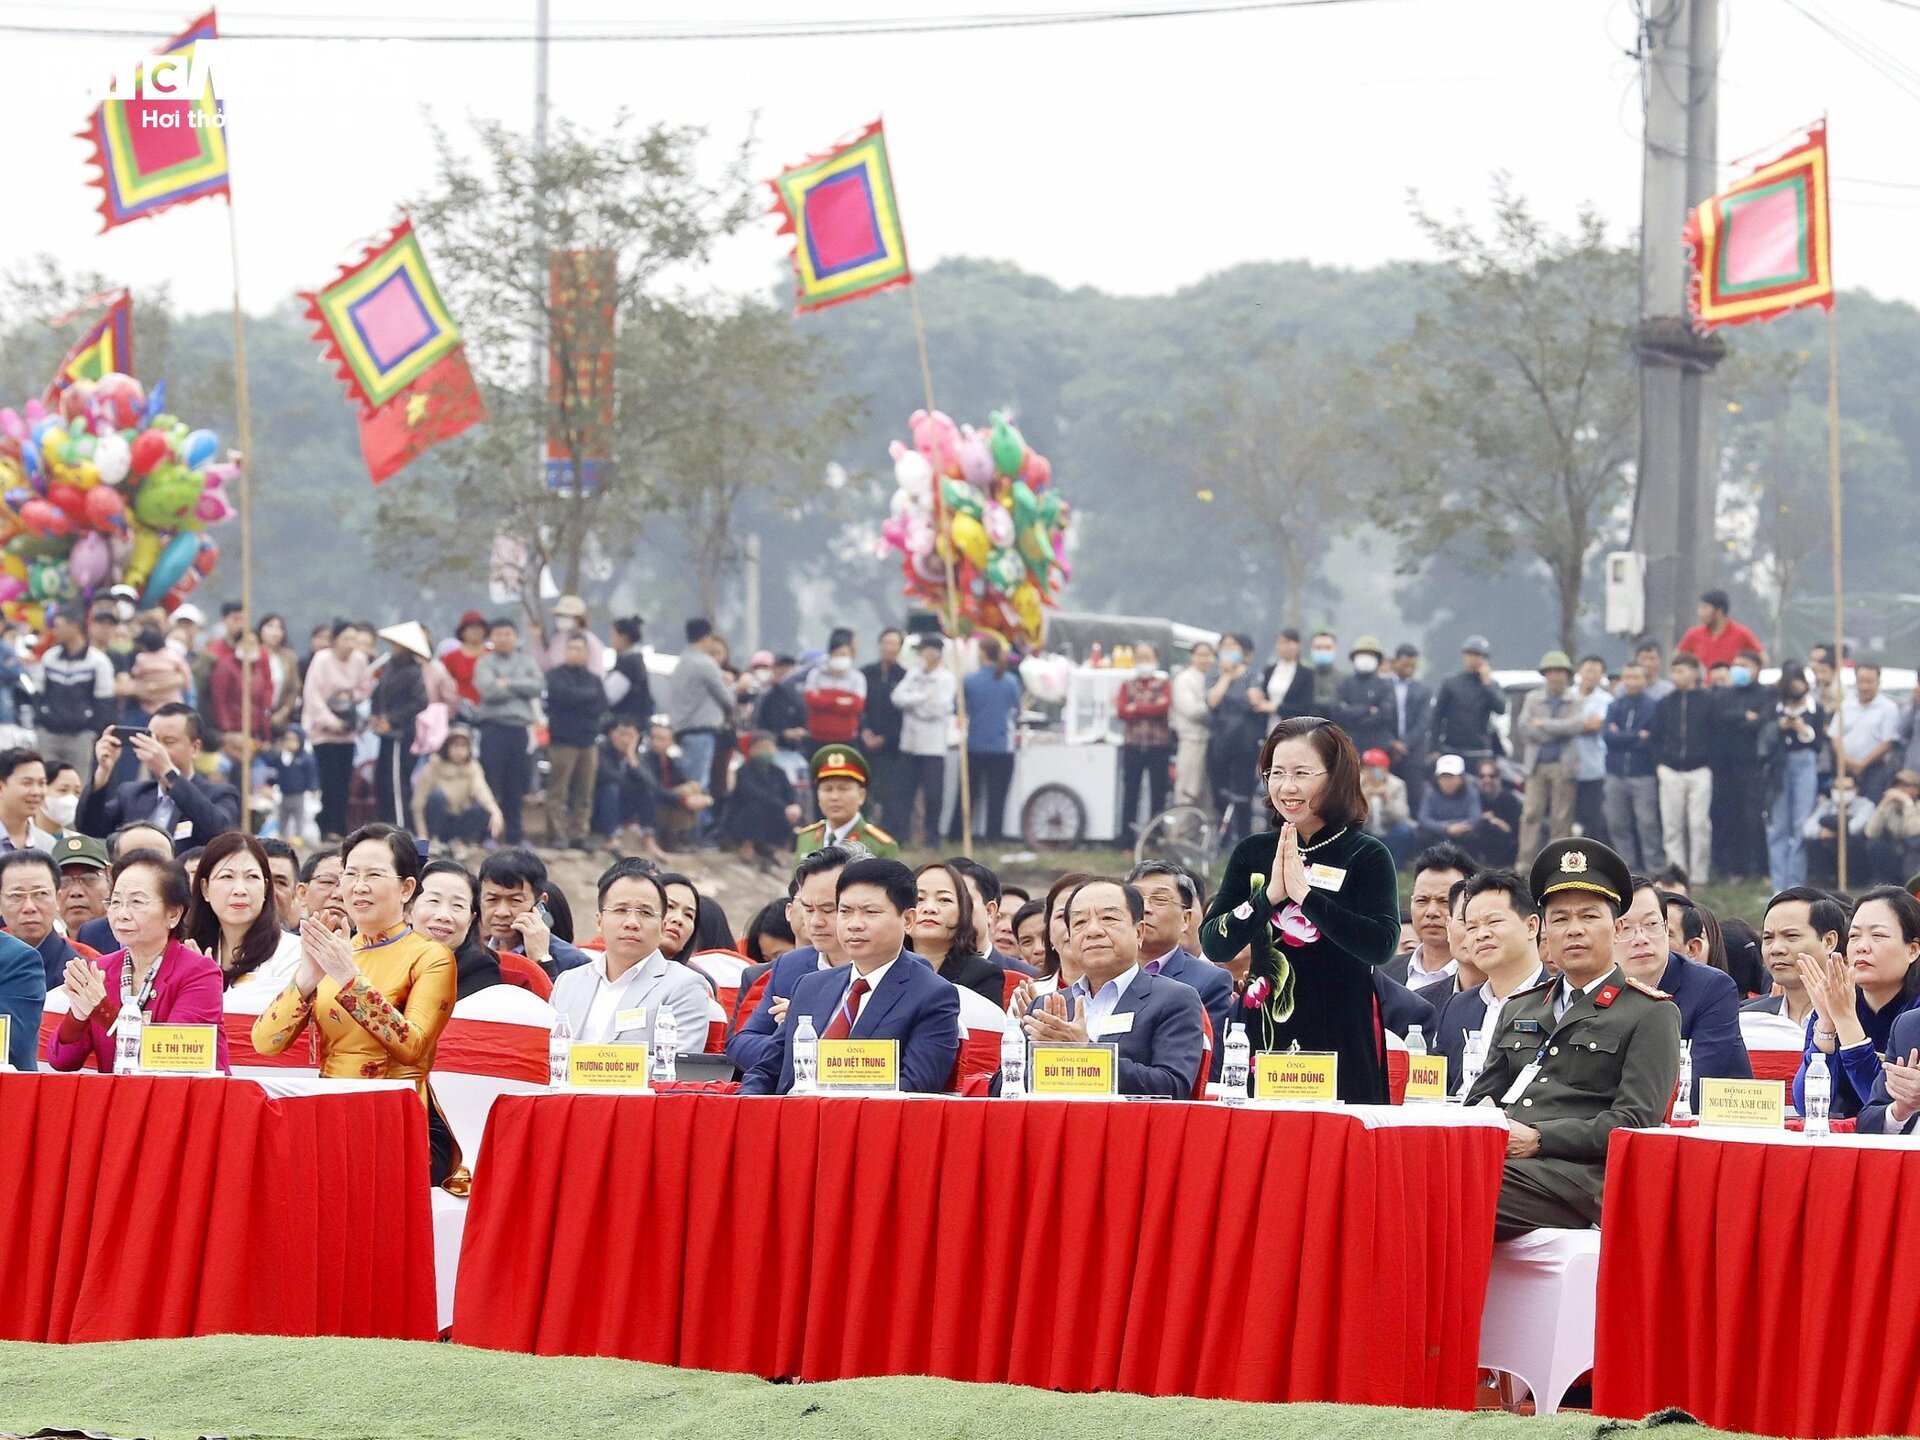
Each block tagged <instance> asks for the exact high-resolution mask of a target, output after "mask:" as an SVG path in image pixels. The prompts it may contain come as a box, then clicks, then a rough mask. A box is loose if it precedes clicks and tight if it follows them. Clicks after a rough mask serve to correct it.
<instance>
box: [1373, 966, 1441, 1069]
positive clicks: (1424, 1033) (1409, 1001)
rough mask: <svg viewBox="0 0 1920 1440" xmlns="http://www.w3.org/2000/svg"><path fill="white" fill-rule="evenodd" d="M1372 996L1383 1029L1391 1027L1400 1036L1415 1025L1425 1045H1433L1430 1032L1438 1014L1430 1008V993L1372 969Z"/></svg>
mask: <svg viewBox="0 0 1920 1440" xmlns="http://www.w3.org/2000/svg"><path fill="white" fill-rule="evenodd" d="M1436 993H1437V992H1436ZM1373 998H1374V1001H1375V1003H1376V1004H1378V1005H1379V1007H1380V1024H1381V1027H1382V1028H1383V1029H1387V1030H1391V1031H1392V1032H1393V1033H1394V1034H1396V1035H1398V1036H1399V1037H1400V1038H1401V1039H1402V1040H1404V1039H1406V1038H1407V1036H1408V1035H1410V1034H1411V1033H1412V1032H1413V1028H1414V1026H1416V1025H1417V1026H1419V1027H1420V1038H1421V1040H1422V1041H1423V1042H1424V1043H1425V1044H1426V1047H1427V1049H1428V1050H1429V1051H1431V1050H1432V1049H1433V1048H1434V1044H1433V1032H1434V1030H1435V1029H1436V1028H1437V1027H1438V1026H1439V1023H1440V1015H1439V1012H1438V1011H1437V1010H1435V1009H1434V1008H1433V997H1432V996H1431V995H1422V994H1421V993H1420V992H1419V991H1417V990H1409V989H1408V988H1407V987H1406V986H1404V985H1402V984H1401V983H1400V982H1399V981H1398V980H1394V979H1390V978H1389V977H1388V976H1386V975H1383V974H1381V973H1380V971H1379V970H1378V969H1376V970H1375V971H1374V972H1373Z"/></svg>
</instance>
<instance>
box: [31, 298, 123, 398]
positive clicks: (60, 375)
mask: <svg viewBox="0 0 1920 1440" xmlns="http://www.w3.org/2000/svg"><path fill="white" fill-rule="evenodd" d="M103 300H104V301H107V302H109V303H108V305H107V313H106V314H104V315H102V316H101V317H100V318H99V319H98V320H96V321H94V323H93V324H92V325H89V326H88V327H87V332H86V334H84V335H82V336H81V337H80V338H79V339H78V340H76V341H74V342H73V345H72V347H71V348H70V349H68V351H67V354H66V358H65V359H63V360H62V361H61V362H60V365H59V368H58V369H56V370H55V371H54V372H53V379H52V380H51V381H50V382H48V385H47V393H46V394H45V395H44V396H43V397H42V403H43V404H45V405H46V407H47V408H48V409H49V410H51V409H53V408H54V407H55V404H56V403H57V401H58V400H59V397H60V392H61V391H63V390H65V389H66V388H67V387H68V386H70V385H72V384H73V382H74V381H76V380H98V379H99V378H100V377H101V376H103V375H111V374H113V373H114V371H116V370H117V371H119V372H120V373H121V374H123V375H131V374H132V373H133V295H132V293H131V292H130V291H126V290H120V291H116V292H113V293H111V294H107V295H96V296H95V297H94V298H93V299H92V300H90V301H88V302H87V304H85V305H83V306H82V307H81V308H80V309H78V310H75V311H73V312H72V313H71V314H67V315H62V316H61V317H60V318H59V319H58V320H53V321H50V322H49V323H50V324H51V325H52V326H53V327H54V328H55V329H58V328H59V327H60V326H62V325H67V324H71V323H72V322H73V321H75V320H77V319H79V318H80V316H81V315H83V314H85V313H86V312H87V311H88V310H90V309H92V308H93V307H94V306H95V305H98V304H99V303H100V302H101V301H103Z"/></svg>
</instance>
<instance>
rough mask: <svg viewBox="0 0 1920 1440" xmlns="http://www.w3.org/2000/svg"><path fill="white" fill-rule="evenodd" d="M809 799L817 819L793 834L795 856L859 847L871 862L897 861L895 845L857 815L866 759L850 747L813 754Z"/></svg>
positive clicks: (834, 747) (864, 788)
mask: <svg viewBox="0 0 1920 1440" xmlns="http://www.w3.org/2000/svg"><path fill="white" fill-rule="evenodd" d="M813 797H814V799H815V800H816V801H818V802H819V805H820V815H821V818H820V819H818V820H816V821H814V822H813V824H811V825H808V826H805V827H804V828H802V829H800V830H798V831H796V832H795V839H794V847H793V851H794V855H795V856H796V857H805V856H808V855H811V854H812V853H813V852H814V851H816V850H818V849H821V848H822V847H823V846H827V845H863V846H865V847H866V849H867V853H868V854H870V855H872V856H873V857H874V858H875V859H879V860H898V859H899V858H900V844H899V842H898V841H897V840H895V839H894V838H893V836H891V835H889V834H888V833H887V832H886V831H884V830H882V829H881V828H880V827H879V826H878V825H875V824H874V823H873V822H872V821H870V820H868V819H867V817H866V816H864V815H862V814H861V813H860V807H861V806H862V805H864V804H866V803H867V757H866V756H864V755H862V754H861V753H860V752H859V751H858V750H856V749H854V748H853V747H852V746H851V745H822V746H821V747H820V748H819V749H818V750H816V751H814V753H813Z"/></svg>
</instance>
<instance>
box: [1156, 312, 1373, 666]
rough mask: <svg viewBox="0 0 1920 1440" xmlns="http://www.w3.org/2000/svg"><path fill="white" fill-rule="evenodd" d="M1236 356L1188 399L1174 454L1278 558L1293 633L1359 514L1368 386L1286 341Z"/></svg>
mask: <svg viewBox="0 0 1920 1440" xmlns="http://www.w3.org/2000/svg"><path fill="white" fill-rule="evenodd" d="M1241 355H1242V356H1243V357H1244V358H1243V359H1241V360H1240V362H1239V364H1238V365H1237V367H1235V368H1233V369H1224V368H1223V369H1221V370H1219V371H1210V372H1209V373H1208V374H1207V376H1206V382H1205V384H1204V386H1203V387H1198V390H1199V396H1200V397H1201V398H1193V399H1189V401H1188V403H1187V408H1186V410H1185V413H1184V414H1183V415H1182V416H1181V417H1180V420H1179V422H1178V425H1177V437H1178V439H1177V446H1178V448H1182V449H1185V450H1186V451H1187V453H1188V464H1189V465H1190V467H1191V470H1192V474H1193V478H1194V479H1195V480H1196V481H1197V482H1199V484H1200V485H1201V486H1202V487H1204V488H1205V489H1207V490H1210V491H1211V492H1213V495H1214V501H1213V503H1215V504H1217V505H1220V507H1221V510H1222V512H1223V513H1225V514H1228V515H1230V516H1232V517H1233V520H1234V523H1235V524H1236V525H1238V524H1239V522H1240V521H1242V520H1244V521H1250V522H1251V524H1249V525H1246V526H1245V527H1244V528H1245V529H1247V530H1250V531H1251V532H1252V533H1254V534H1257V535H1258V536H1260V537H1261V540H1262V542H1263V543H1270V544H1272V545H1273V546H1274V547H1275V549H1276V550H1277V551H1278V553H1279V556H1280V563H1281V565H1282V566H1283V567H1284V568H1285V570H1286V591H1287V601H1286V621H1287V623H1288V624H1290V625H1293V626H1295V627H1296V628H1297V627H1300V626H1303V625H1305V624H1306V595H1307V586H1308V583H1309V582H1310V581H1313V580H1316V579H1320V578H1323V577H1321V575H1320V570H1319V566H1320V560H1321V558H1322V557H1323V556H1324V554H1325V553H1326V545H1327V542H1328V540H1329V539H1330V538H1331V536H1332V535H1333V534H1334V533H1335V531H1336V530H1337V529H1338V528H1339V527H1340V526H1341V524H1342V523H1343V522H1344V521H1346V520H1347V519H1349V518H1350V517H1351V516H1352V515H1354V514H1355V513H1356V512H1357V510H1358V508H1359V504H1360V490H1359V487H1358V486H1357V485H1356V484H1355V479H1354V477H1355V474H1356V472H1357V471H1358V469H1359V467H1360V465H1361V462H1362V449H1363V446H1362V440H1361V436H1362V432H1363V429H1364V424H1365V421H1364V416H1365V409H1366V407H1365V401H1364V395H1365V391H1366V389H1367V385H1366V380H1365V377H1363V376H1361V375H1360V374H1358V373H1356V372H1355V370H1354V369H1353V367H1352V366H1351V365H1350V364H1348V363H1347V361H1346V360H1345V359H1344V358H1343V357H1341V356H1339V355H1338V354H1332V355H1308V354H1305V353H1302V350H1301V347H1300V346H1299V345H1298V344H1297V343H1296V342H1294V341H1292V340H1268V341H1264V342H1255V343H1253V344H1250V345H1249V346H1248V347H1247V348H1245V349H1243V350H1242V351H1241Z"/></svg>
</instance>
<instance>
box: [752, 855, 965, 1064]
mask: <svg viewBox="0 0 1920 1440" xmlns="http://www.w3.org/2000/svg"><path fill="white" fill-rule="evenodd" d="M834 893H835V896H836V897H837V899H838V902H839V907H838V908H839V915H838V925H839V935H840V949H841V952H842V953H843V954H844V955H845V956H846V958H847V960H848V961H849V962H850V963H849V965H848V966H847V967H845V968H841V967H838V966H836V967H834V968H833V969H831V970H817V971H815V972H814V973H813V974H811V975H803V976H801V978H800V981H799V983H798V984H796V985H795V986H794V989H793V999H792V1001H791V1003H790V1004H789V1005H788V1006H787V1013H786V1016H785V1018H783V1019H782V1020H781V1022H780V1027H779V1030H778V1031H777V1032H776V1035H775V1043H774V1044H773V1045H771V1046H769V1047H768V1048H767V1050H766V1052H765V1053H764V1054H762V1055H761V1057H760V1058H759V1059H758V1060H757V1061H755V1062H754V1065H753V1068H752V1069H751V1070H749V1071H748V1072H747V1077H746V1079H745V1080H744V1081H743V1082H742V1083H741V1086H740V1093H741V1094H743V1095H785V1094H786V1093H787V1092H788V1091H789V1090H791V1089H792V1088H793V1037H794V1034H795V1032H796V1030H797V1029H798V1028H799V1023H800V1017H801V1016H802V1015H806V1016H809V1017H811V1018H812V1020H813V1033H814V1034H815V1035H817V1036H819V1037H820V1038H821V1039H823V1040H840V1039H847V1040H893V1041H896V1042H897V1043H898V1045H899V1072H898V1073H899V1078H900V1088H901V1089H902V1090H907V1091H916V1092H919V1093H921V1094H938V1093H940V1092H942V1091H944V1090H945V1089H946V1088H947V1082H948V1080H949V1079H951V1078H952V1076H953V1062H954V1058H955V1057H956V1056H957V1055H958V1054H959V1053H960V993H959V991H957V990H956V989H954V987H953V985H952V984H951V983H949V982H948V981H946V980H943V979H941V978H940V976H938V975H937V974H935V973H934V970H933V967H932V966H931V965H929V964H927V962H926V961H925V960H922V959H921V958H920V957H919V956H918V955H915V954H914V953H913V952H912V951H910V950H908V949H907V948H906V937H907V916H908V915H910V914H912V913H913V911H914V909H915V907H916V906H917V905H918V904H919V895H918V894H917V892H916V890H915V887H914V880H913V871H911V870H909V869H908V868H907V867H906V866H905V865H902V864H901V863H900V862H899V861H898V860H879V859H872V858H867V859H860V860H854V861H852V862H851V863H849V864H848V865H847V866H846V868H845V869H843V870H841V872H840V876H839V879H838V880H837V881H836V882H835V884H834Z"/></svg>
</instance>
